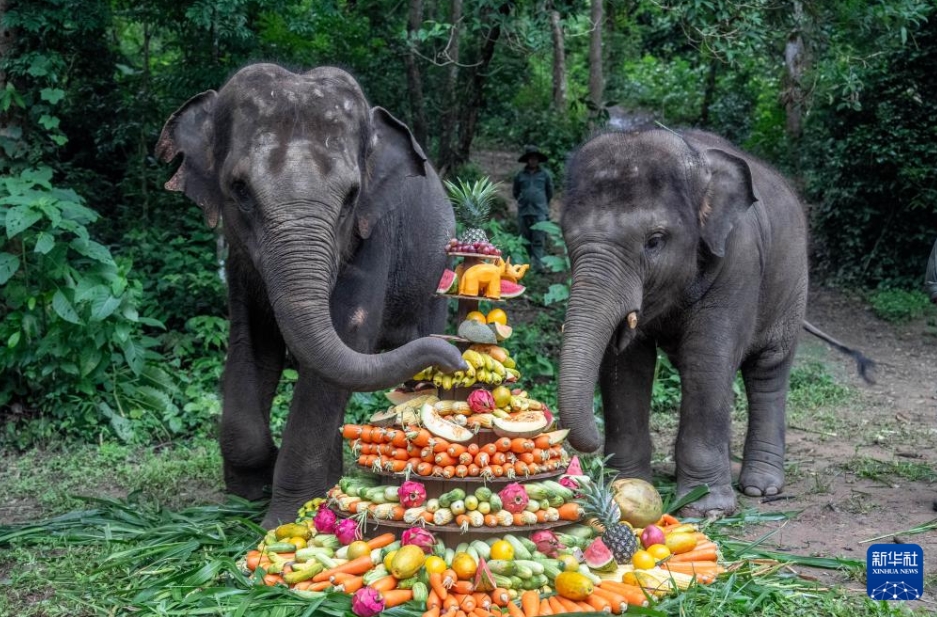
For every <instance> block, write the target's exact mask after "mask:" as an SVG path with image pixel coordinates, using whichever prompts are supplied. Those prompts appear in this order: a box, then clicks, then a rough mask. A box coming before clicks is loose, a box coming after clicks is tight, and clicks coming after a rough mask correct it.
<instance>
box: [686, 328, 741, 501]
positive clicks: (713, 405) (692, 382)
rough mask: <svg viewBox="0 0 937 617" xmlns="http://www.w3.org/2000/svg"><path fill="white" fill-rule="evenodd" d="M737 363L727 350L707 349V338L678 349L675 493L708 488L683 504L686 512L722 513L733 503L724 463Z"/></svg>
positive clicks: (730, 483)
mask: <svg viewBox="0 0 937 617" xmlns="http://www.w3.org/2000/svg"><path fill="white" fill-rule="evenodd" d="M736 366H737V361H736V360H735V359H734V357H733V354H732V352H729V351H726V350H719V349H715V348H712V347H710V345H709V343H708V342H707V341H701V342H700V344H699V345H698V346H696V345H694V346H692V348H689V349H682V350H681V358H680V360H679V366H678V368H679V369H680V380H681V390H682V393H681V401H680V428H679V431H678V432H677V443H676V457H675V458H676V462H677V496H678V497H680V496H683V495H685V494H686V493H688V492H690V491H691V490H692V489H693V488H695V487H697V486H699V485H703V484H706V485H708V486H709V494H707V495H706V496H704V497H703V498H701V499H700V500H698V501H696V502H694V503H693V504H692V505H690V506H687V507H686V508H684V510H685V513H686V514H689V515H691V516H708V517H711V516H722V515H726V514H731V513H732V512H734V511H735V509H736V507H737V502H736V498H735V491H734V489H733V487H732V473H731V467H730V464H729V444H730V443H731V411H732V403H733V392H732V382H733V380H734V378H735V367H736Z"/></svg>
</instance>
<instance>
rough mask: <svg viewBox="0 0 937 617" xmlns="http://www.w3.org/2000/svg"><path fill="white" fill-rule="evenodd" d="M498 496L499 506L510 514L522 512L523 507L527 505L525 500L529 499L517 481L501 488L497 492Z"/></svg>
mask: <svg viewBox="0 0 937 617" xmlns="http://www.w3.org/2000/svg"><path fill="white" fill-rule="evenodd" d="M498 497H500V498H501V507H502V508H504V509H505V510H507V511H508V512H510V513H511V514H517V513H518V512H523V511H524V508H526V507H527V502H528V501H530V498H529V497H528V496H527V491H526V490H524V487H523V486H521V485H520V484H518V483H517V482H513V483H511V484H508V485H507V486H505V487H504V488H503V489H501V492H500V493H498Z"/></svg>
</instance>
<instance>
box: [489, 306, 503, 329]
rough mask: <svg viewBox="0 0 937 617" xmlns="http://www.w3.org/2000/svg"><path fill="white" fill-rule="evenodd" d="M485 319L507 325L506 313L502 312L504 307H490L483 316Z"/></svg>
mask: <svg viewBox="0 0 937 617" xmlns="http://www.w3.org/2000/svg"><path fill="white" fill-rule="evenodd" d="M485 321H487V322H488V323H499V324H501V325H502V326H506V325H508V314H507V313H505V312H504V309H499V308H496V309H491V310H490V311H488V315H487V316H486V317H485Z"/></svg>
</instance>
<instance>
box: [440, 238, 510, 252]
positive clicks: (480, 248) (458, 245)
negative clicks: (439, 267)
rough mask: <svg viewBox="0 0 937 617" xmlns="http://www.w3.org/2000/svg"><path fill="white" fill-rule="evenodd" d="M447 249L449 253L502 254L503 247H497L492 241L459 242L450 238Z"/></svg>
mask: <svg viewBox="0 0 937 617" xmlns="http://www.w3.org/2000/svg"><path fill="white" fill-rule="evenodd" d="M446 251H447V252H449V253H476V254H478V255H495V256H500V255H501V249H499V248H497V247H496V246H495V245H494V244H492V243H491V242H484V241H482V242H459V241H458V240H456V239H455V238H453V239H452V240H449V244H447V245H446Z"/></svg>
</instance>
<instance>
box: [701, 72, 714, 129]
mask: <svg viewBox="0 0 937 617" xmlns="http://www.w3.org/2000/svg"><path fill="white" fill-rule="evenodd" d="M718 68H719V60H718V59H717V58H715V57H713V58H710V59H709V72H708V73H707V75H706V88H705V89H704V90H703V105H702V107H701V108H700V113H699V125H700V126H701V127H706V126H709V110H710V108H711V107H712V104H713V99H714V98H715V97H716V72H717V70H718Z"/></svg>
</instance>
